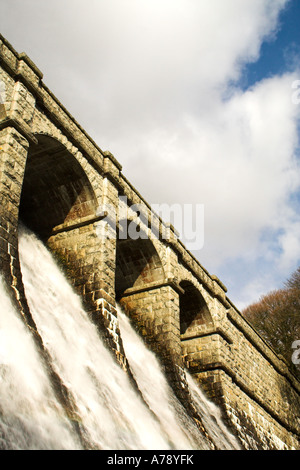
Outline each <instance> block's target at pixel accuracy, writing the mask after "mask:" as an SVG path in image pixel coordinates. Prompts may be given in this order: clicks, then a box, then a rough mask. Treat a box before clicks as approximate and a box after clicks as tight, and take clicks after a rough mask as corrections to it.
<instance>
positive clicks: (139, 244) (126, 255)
mask: <svg viewBox="0 0 300 470" xmlns="http://www.w3.org/2000/svg"><path fill="white" fill-rule="evenodd" d="M163 280H164V271H163V267H162V263H161V260H160V258H159V256H158V254H157V251H156V250H155V248H154V246H153V244H152V242H151V241H150V240H149V239H141V238H139V239H137V240H131V239H127V240H120V239H119V240H118V241H117V248H116V274H115V290H116V299H117V300H120V299H121V298H122V297H123V296H124V295H126V294H127V293H128V292H130V291H132V290H135V291H140V290H143V289H144V288H147V287H151V286H152V287H153V285H155V283H159V282H163Z"/></svg>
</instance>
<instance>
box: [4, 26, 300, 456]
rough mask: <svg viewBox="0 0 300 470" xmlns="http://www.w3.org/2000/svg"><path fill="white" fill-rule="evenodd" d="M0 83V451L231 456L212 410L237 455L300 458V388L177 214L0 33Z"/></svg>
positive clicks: (25, 55)
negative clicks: (131, 176) (151, 195)
mask: <svg viewBox="0 0 300 470" xmlns="http://www.w3.org/2000/svg"><path fill="white" fill-rule="evenodd" d="M0 85H1V87H0V93H1V96H0V279H1V287H0V378H1V380H0V442H1V447H3V448H103V449H105V448H107V447H109V448H116V449H121V448H122V449H123V448H126V449H132V448H145V447H146V448H149V447H153V448H154V447H161V448H179V447H182V446H184V447H192V448H216V447H217V448H218V447H221V448H227V447H228V446H229V447H230V448H231V447H232V446H233V447H234V448H235V447H236V442H235V440H233V441H232V436H231V435H228V433H227V429H226V428H224V425H223V423H222V421H220V414H221V416H222V418H223V422H224V423H226V425H227V426H228V429H230V431H231V432H232V433H233V434H234V436H236V438H237V439H238V441H239V444H240V445H241V447H242V448H243V449H249V450H252V449H253V450H256V449H258V450H289V449H299V448H300V418H299V416H300V382H299V380H298V379H297V378H296V376H295V375H294V374H293V372H292V371H291V370H289V368H288V366H287V364H286V362H285V361H284V359H283V358H282V357H280V356H278V355H277V354H276V352H275V351H274V350H273V349H272V348H270V346H269V345H268V344H267V343H266V341H265V340H264V339H263V338H262V337H261V336H260V335H259V334H258V333H257V332H256V331H255V329H254V328H253V327H252V326H251V324H250V323H248V322H247V320H246V319H245V318H244V317H243V315H242V313H241V312H240V311H239V310H238V308H237V307H236V306H235V305H234V303H233V302H232V300H231V299H230V298H229V297H228V295H227V289H226V286H225V285H224V284H223V282H222V281H221V280H220V279H219V278H218V277H217V276H215V275H214V274H211V273H209V272H208V271H207V269H206V268H205V267H204V266H202V264H201V262H200V260H198V259H196V257H195V256H194V255H193V253H191V252H190V251H189V249H188V247H185V245H184V243H183V242H182V241H181V240H180V238H179V236H178V233H177V231H176V228H175V227H174V226H173V225H172V224H170V223H169V221H170V220H172V214H171V212H170V217H169V216H168V215H166V214H165V213H164V211H163V213H164V216H163V217H164V218H165V217H167V220H163V218H162V216H161V215H162V212H161V211H160V209H162V207H160V209H158V210H157V207H156V208H154V207H152V206H151V205H150V204H149V202H147V201H146V200H145V199H144V197H143V195H142V194H141V193H140V192H139V191H138V190H137V189H136V188H135V187H134V186H133V185H132V184H131V182H130V181H129V180H128V179H127V178H126V176H125V175H124V173H123V169H122V165H121V164H120V162H119V161H118V159H117V158H116V157H115V156H114V155H112V154H111V152H109V151H108V150H105V151H104V150H102V149H101V148H100V147H99V144H101V143H99V144H98V143H96V142H94V141H93V139H92V138H91V137H90V136H89V135H88V133H87V132H86V131H85V130H84V129H83V128H82V127H81V125H80V124H79V122H78V121H77V120H76V119H75V118H74V117H73V116H72V115H71V114H70V113H69V111H68V110H67V109H66V108H65V107H64V106H63V104H62V103H60V101H59V99H58V98H57V97H56V96H55V95H54V94H53V93H52V91H51V90H50V89H49V88H48V87H47V86H46V84H45V83H44V81H43V73H42V72H41V71H40V70H39V68H38V67H37V65H36V64H34V63H33V62H32V60H31V59H30V58H29V57H28V56H27V54H25V53H18V52H17V51H16V50H15V49H14V48H13V46H12V45H11V44H10V43H9V42H8V41H7V40H6V39H5V38H3V36H1V35H0ZM78 117H79V118H80V116H78ZM142 158H143V156H142V155H141V161H142ZM200 193H201V192H200ZM200 193H199V194H200ZM200 202H201V201H199V203H200ZM162 206H165V205H164V204H162ZM184 206H185V205H184ZM188 206H189V209H190V208H191V207H190V205H188ZM169 209H170V211H171V210H172V209H171V207H170V208H169ZM179 209H180V214H179V215H180V219H182V217H181V216H183V215H185V214H184V209H185V207H181V208H179ZM181 209H182V211H181ZM187 212H190V211H189V210H188V211H187ZM199 214H200V213H199ZM199 214H198V212H197V217H199ZM201 214H202V213H201ZM197 217H196V218H197ZM200 219H201V217H200ZM20 222H22V223H24V225H26V227H28V228H29V229H30V230H31V231H32V232H33V233H34V234H35V235H36V237H38V239H39V240H42V242H43V243H44V246H43V245H40V244H39V242H38V241H37V239H35V238H34V235H31V234H28V233H27V235H26V234H24V233H23V234H22V233H21V234H20V233H19V226H20ZM216 223H217V221H216ZM175 225H176V224H175ZM200 225H201V224H198V223H197V224H196V226H197V227H200ZM193 235H194V234H193ZM196 239H197V241H199V242H200V239H201V237H199V238H198V236H197V237H196ZM45 246H46V247H47V249H49V250H50V251H49V252H50V253H52V254H53V256H54V257H55V259H56V261H57V262H58V265H59V266H60V268H61V270H62V272H63V273H64V275H62V273H61V272H60V274H58V273H59V271H56V270H55V269H56V268H55V269H54V267H51V266H52V262H53V259H52V256H51V255H50V254H49V252H47V251H44V249H45ZM42 247H43V248H42ZM46 253H47V256H46ZM65 276H66V277H65ZM56 277H57V279H59V281H58V282H56V283H55V279H56ZM66 279H67V280H68V281H69V282H70V286H72V287H70V286H69V285H68V283H67V280H66ZM53 282H54V284H53ZM72 289H74V291H73V290H72ZM74 292H76V295H77V296H78V297H76V296H75V297H73V295H74ZM120 308H121V310H120ZM123 312H124V314H125V316H124V314H123ZM128 319H129V320H130V324H128ZM131 325H132V326H133V328H134V330H133V329H132V327H131ZM135 331H137V332H138V336H136V335H135V334H134V332H135ZM140 339H142V341H141V342H140ZM138 344H139V346H138ZM145 345H146V347H147V348H149V351H151V353H153V354H154V355H155V356H153V355H151V354H148V353H146V349H145ZM132 350H133V351H136V352H135V353H133V354H132ZM144 354H146V356H144ZM142 357H144V359H142ZM154 357H155V358H157V359H158V361H159V363H158V364H159V367H158V368H157V362H156V361H154V362H153V361H152V359H153V358H154ZM137 359H139V360H138V361H137ZM150 364H152V366H151V369H149V367H150ZM161 371H163V374H162V375H161ZM149 377H151V380H149ZM154 384H155V386H154ZM154 389H155V390H154ZM158 390H159V392H158ZM202 391H204V392H205V396H203V395H202ZM158 397H159V400H158ZM205 397H208V398H209V400H211V401H210V402H207V400H206V398H205ZM145 423H146V424H145ZM102 455H103V454H102Z"/></svg>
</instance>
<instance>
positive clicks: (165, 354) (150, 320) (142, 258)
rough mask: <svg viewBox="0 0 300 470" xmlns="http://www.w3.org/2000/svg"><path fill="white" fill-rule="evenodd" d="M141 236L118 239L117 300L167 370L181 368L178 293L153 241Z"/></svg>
mask: <svg viewBox="0 0 300 470" xmlns="http://www.w3.org/2000/svg"><path fill="white" fill-rule="evenodd" d="M123 222H124V221H123ZM123 222H122V224H123ZM123 226H124V224H123ZM141 237H143V238H137V239H135V240H133V239H130V238H128V239H126V240H123V239H120V238H119V239H118V240H117V249H116V277H115V289H116V299H117V301H118V302H119V304H120V306H121V307H122V309H123V311H124V312H125V313H126V315H127V316H128V317H129V318H130V319H131V321H132V323H133V325H134V327H135V328H136V330H137V331H138V332H139V333H140V335H141V336H142V337H143V338H144V340H145V342H146V344H147V345H148V346H149V347H150V349H151V350H152V351H153V352H154V353H155V354H156V355H157V356H158V357H159V358H160V359H161V361H162V363H163V364H164V366H165V367H166V370H168V368H169V369H170V368H172V367H173V364H174V363H176V364H178V365H181V345H180V333H179V299H178V293H177V292H176V291H175V290H174V288H173V286H172V285H171V284H170V282H168V280H166V279H165V273H164V269H163V265H162V261H161V259H160V257H159V254H158V252H157V251H156V249H155V246H154V245H153V243H152V241H151V240H150V239H149V238H146V237H145V233H143V234H142V233H141ZM125 351H126V347H125ZM172 370H173V369H172Z"/></svg>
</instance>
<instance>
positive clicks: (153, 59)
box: [0, 0, 300, 302]
mask: <svg viewBox="0 0 300 470" xmlns="http://www.w3.org/2000/svg"><path fill="white" fill-rule="evenodd" d="M287 3H288V2H287V1H286V0H243V1H240V0H210V1H207V0H151V2H149V1H148V0H126V1H124V0H98V1H96V0H87V1H86V2H84V4H83V3H82V2H79V0H64V2H61V1H58V0H52V1H51V2H40V0H27V1H26V4H25V2H23V1H21V0H2V1H1V5H0V18H1V17H3V13H5V22H4V23H3V25H1V29H2V31H3V34H4V35H5V36H7V38H8V40H9V41H11V42H12V43H13V45H14V47H15V48H17V49H18V50H20V49H25V50H26V52H27V53H28V54H29V55H30V56H31V58H32V59H33V60H34V61H35V62H36V63H37V65H38V66H39V67H40V68H41V69H42V70H43V72H44V75H45V83H46V84H47V85H48V86H49V87H50V88H51V89H52V90H53V91H54V93H55V94H56V95H57V96H58V98H60V99H61V101H62V102H63V103H64V105H65V106H66V107H67V108H68V109H69V110H70V111H71V113H72V114H73V115H74V116H75V117H76V119H77V120H78V121H79V122H80V123H81V124H82V125H83V126H84V127H85V128H86V130H87V131H88V132H89V133H90V134H91V136H92V137H93V138H94V139H95V140H96V141H97V143H98V144H99V146H100V147H101V148H103V149H109V150H110V151H112V152H113V153H114V154H115V156H116V158H117V159H118V160H119V161H120V163H122V165H123V168H124V173H125V175H126V176H127V177H128V178H129V179H130V180H131V181H132V182H133V183H134V184H135V185H136V187H137V189H138V190H139V191H140V192H141V193H142V194H143V195H144V196H145V197H146V199H148V200H149V202H150V203H165V202H167V203H170V204H173V203H178V202H180V203H194V204H197V203H204V204H205V215H206V219H205V245H204V249H203V250H202V251H201V252H199V253H197V256H198V258H199V259H200V261H201V263H202V264H204V266H206V267H207V268H208V269H209V270H210V271H216V273H217V274H218V275H220V277H221V279H222V280H223V281H224V282H225V284H226V283H227V279H223V278H222V273H226V275H228V271H226V269H225V268H228V266H230V265H232V273H231V274H232V276H231V275H230V276H228V279H229V283H230V285H234V284H235V285H236V286H238V289H239V290H241V289H242V287H241V285H240V279H241V278H242V277H243V276H241V273H240V272H239V271H238V269H239V268H238V267H237V266H238V265H239V263H238V262H237V260H240V265H241V266H244V263H248V264H249V263H250V264H251V265H252V266H253V269H252V270H249V274H248V275H249V278H248V279H247V280H246V283H245V285H247V286H248V285H250V284H251V285H253V286H254V285H255V286H257V285H260V286H261V289H263V288H266V287H267V285H268V286H269V288H272V287H273V285H272V283H273V282H274V283H276V282H277V281H278V273H279V272H280V273H281V275H282V276H286V275H288V274H289V272H288V271H289V270H292V269H294V267H296V266H295V263H297V261H299V260H300V252H299V242H298V237H297V230H298V228H299V218H298V215H297V212H296V210H295V208H293V207H292V206H291V204H290V198H291V195H292V194H293V192H295V191H296V190H299V185H300V181H299V167H298V166H297V162H296V158H295V155H296V149H297V147H298V133H297V119H299V106H298V107H297V106H295V105H293V104H292V100H291V95H292V89H291V86H292V82H293V80H295V79H297V78H299V75H297V74H295V73H293V71H291V70H290V71H289V73H286V74H284V75H282V76H275V77H272V78H269V79H266V80H264V81H262V82H260V83H257V84H256V85H255V86H253V88H252V89H249V90H246V91H243V90H242V89H240V88H239V86H238V80H239V78H240V76H241V72H242V70H243V65H244V64H245V63H247V62H249V61H255V60H257V59H258V57H259V53H260V47H261V44H262V42H263V41H264V40H266V39H267V38H270V37H272V35H274V34H276V29H277V27H278V15H279V13H280V11H281V10H282V8H283V7H284V6H285V5H286V4H287ZM83 5H84V6H83ZM18 17H19V18H22V21H20V23H19V24H18V27H16V18H18ZM37 38H38V40H39V42H38V43H37ZM266 234H268V236H266ZM258 260H259V262H260V266H261V265H262V264H263V260H265V266H267V267H268V269H271V270H272V269H273V270H274V275H273V276H272V274H270V273H268V275H266V274H265V273H264V272H260V271H259V270H258V271H257V272H255V269H254V266H255V264H256V263H257V262H258ZM275 270H276V273H275ZM275 274H276V275H275ZM243 280H244V279H243ZM283 280H284V279H283ZM238 289H237V290H235V291H234V296H235V297H233V298H232V300H233V301H237V302H239V299H240V298H241V297H239V294H238ZM254 291H255V292H258V291H257V290H256V289H253V291H252V292H254ZM248 292H249V297H248V300H250V299H251V295H252V294H250V292H251V289H250V288H249V291H248ZM253 295H254V294H253ZM229 296H230V297H232V296H231V293H230V292H229ZM244 301H246V300H245V298H244V297H243V302H244Z"/></svg>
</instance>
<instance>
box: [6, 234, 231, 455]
mask: <svg viewBox="0 0 300 470" xmlns="http://www.w3.org/2000/svg"><path fill="white" fill-rule="evenodd" d="M19 252H20V261H21V269H22V276H23V282H24V286H25V293H26V298H27V301H28V305H29V307H30V311H31V314H32V317H33V319H34V321H35V324H36V326H37V330H38V333H39V335H40V337H41V338H42V341H43V344H44V346H45V348H46V349H47V352H48V355H49V357H50V361H51V367H52V369H53V370H54V372H55V373H56V374H57V375H58V376H59V377H60V380H61V382H62V383H63V385H64V387H66V389H67V390H68V396H69V398H70V399H71V401H72V404H73V406H74V407H75V410H76V415H77V416H78V423H77V424H78V427H79V428H80V431H81V436H78V434H77V432H76V429H78V427H77V428H76V427H74V426H73V425H72V424H73V423H72V422H71V421H70V420H69V416H68V414H66V412H65V410H64V408H63V406H61V404H60V403H59V402H58V401H57V397H56V395H55V393H54V391H53V389H52V386H51V382H50V380H49V376H48V373H47V368H46V367H45V366H44V365H43V362H42V360H41V357H40V356H39V353H38V351H37V350H36V347H35V343H34V342H33V341H32V337H31V334H30V333H29V330H28V329H27V327H26V326H25V324H24V323H23V321H22V320H21V319H20V318H19V316H18V314H17V312H16V311H15V309H14V308H13V306H12V305H11V303H10V301H9V299H8V296H7V294H6V293H5V289H4V286H3V285H2V284H0V345H1V346H0V363H1V364H0V448H11V449H12V448H18V449H79V448H81V446H82V444H80V443H82V442H84V448H88V449H114V450H119V449H124V450H132V449H137V450H144V449H150V450H151V449H154V450H156V449H160V450H168V449H187V450H188V449H210V448H211V445H210V442H209V440H207V439H206V437H205V436H204V434H203V435H202V434H201V432H200V431H199V429H197V428H196V426H195V423H194V421H193V420H192V419H191V418H190V417H189V416H187V414H186V412H185V410H184V408H183V407H182V405H181V404H180V403H179V402H178V400H177V399H176V397H175V395H174V393H173V391H172V390H171V389H170V388H169V386H168V384H167V381H166V378H165V376H164V374H163V372H162V370H161V369H160V365H159V363H158V361H157V359H156V357H155V356H154V355H153V354H152V353H151V352H150V351H149V350H148V349H147V348H146V347H145V345H144V343H143V342H142V340H141V339H140V338H139V337H138V336H137V334H136V333H135V332H134V330H133V329H132V327H131V325H130V323H129V321H128V319H127V317H126V316H125V315H124V314H123V313H122V312H121V310H120V309H119V310H118V316H119V320H120V327H121V333H122V338H123V342H124V346H125V350H126V355H127V358H128V360H129V363H130V366H131V369H132V372H133V375H134V377H135V379H136V382H137V384H138V387H139V390H140V392H141V393H138V392H137V391H136V389H135V388H134V387H133V386H132V383H131V382H130V380H129V378H128V375H127V374H126V373H125V372H124V371H123V370H122V369H121V367H120V366H119V365H118V364H117V363H116V361H115V359H114V358H113V357H112V355H111V352H110V351H109V350H107V349H106V347H105V346H104V343H103V342H102V339H101V338H100V336H99V333H98V331H97V329H96V327H95V325H94V324H93V323H92V322H91V321H90V319H89V317H88V315H87V313H86V312H85V310H84V309H83V307H82V303H81V299H80V298H79V297H78V296H77V295H76V294H75V293H74V291H73V289H72V287H71V286H70V285H69V283H68V281H67V279H66V278H65V276H64V274H63V273H62V272H61V270H60V269H59V267H58V266H57V264H56V263H55V261H54V259H53V257H52V255H51V254H50V253H49V251H48V250H47V248H46V247H45V246H44V245H43V244H42V243H41V242H40V241H39V240H38V239H37V237H36V236H35V235H34V234H32V233H31V232H29V231H28V230H27V229H24V228H21V229H20V234H19ZM190 385H191V388H192V392H193V395H195V397H196V399H195V401H196V403H197V400H200V402H199V403H198V405H197V406H199V409H200V410H201V412H203V415H205V418H206V421H205V419H204V418H203V423H205V425H207V432H208V434H209V433H210V432H212V437H213V441H214V442H215V441H216V439H217V437H219V438H220V436H222V437H221V438H220V440H219V443H218V445H219V447H220V448H235V442H234V441H233V440H231V439H233V438H232V436H230V434H229V433H228V434H226V432H225V431H226V430H225V431H224V429H225V428H224V429H223V428H222V429H223V431H222V432H223V434H222V432H221V431H220V429H219V426H220V423H219V422H218V423H217V425H216V427H215V428H213V429H211V428H210V422H209V421H210V419H212V417H211V418H209V417H208V415H209V413H210V416H211V415H214V414H215V413H216V412H217V410H215V409H214V408H210V410H209V411H208V414H207V409H206V408H205V406H204V405H203V403H204V401H205V400H204V399H202V397H201V399H200V398H199V395H198V394H197V387H196V388H195V390H194V389H193V385H192V384H190ZM218 416H219V415H218ZM217 421H218V419H217ZM217 421H216V420H215V422H217ZM221 424H222V423H221ZM222 425H223V424H222ZM221 427H222V426H221ZM82 436H83V437H84V439H83V440H82V439H81V440H80V438H79V437H82Z"/></svg>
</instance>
